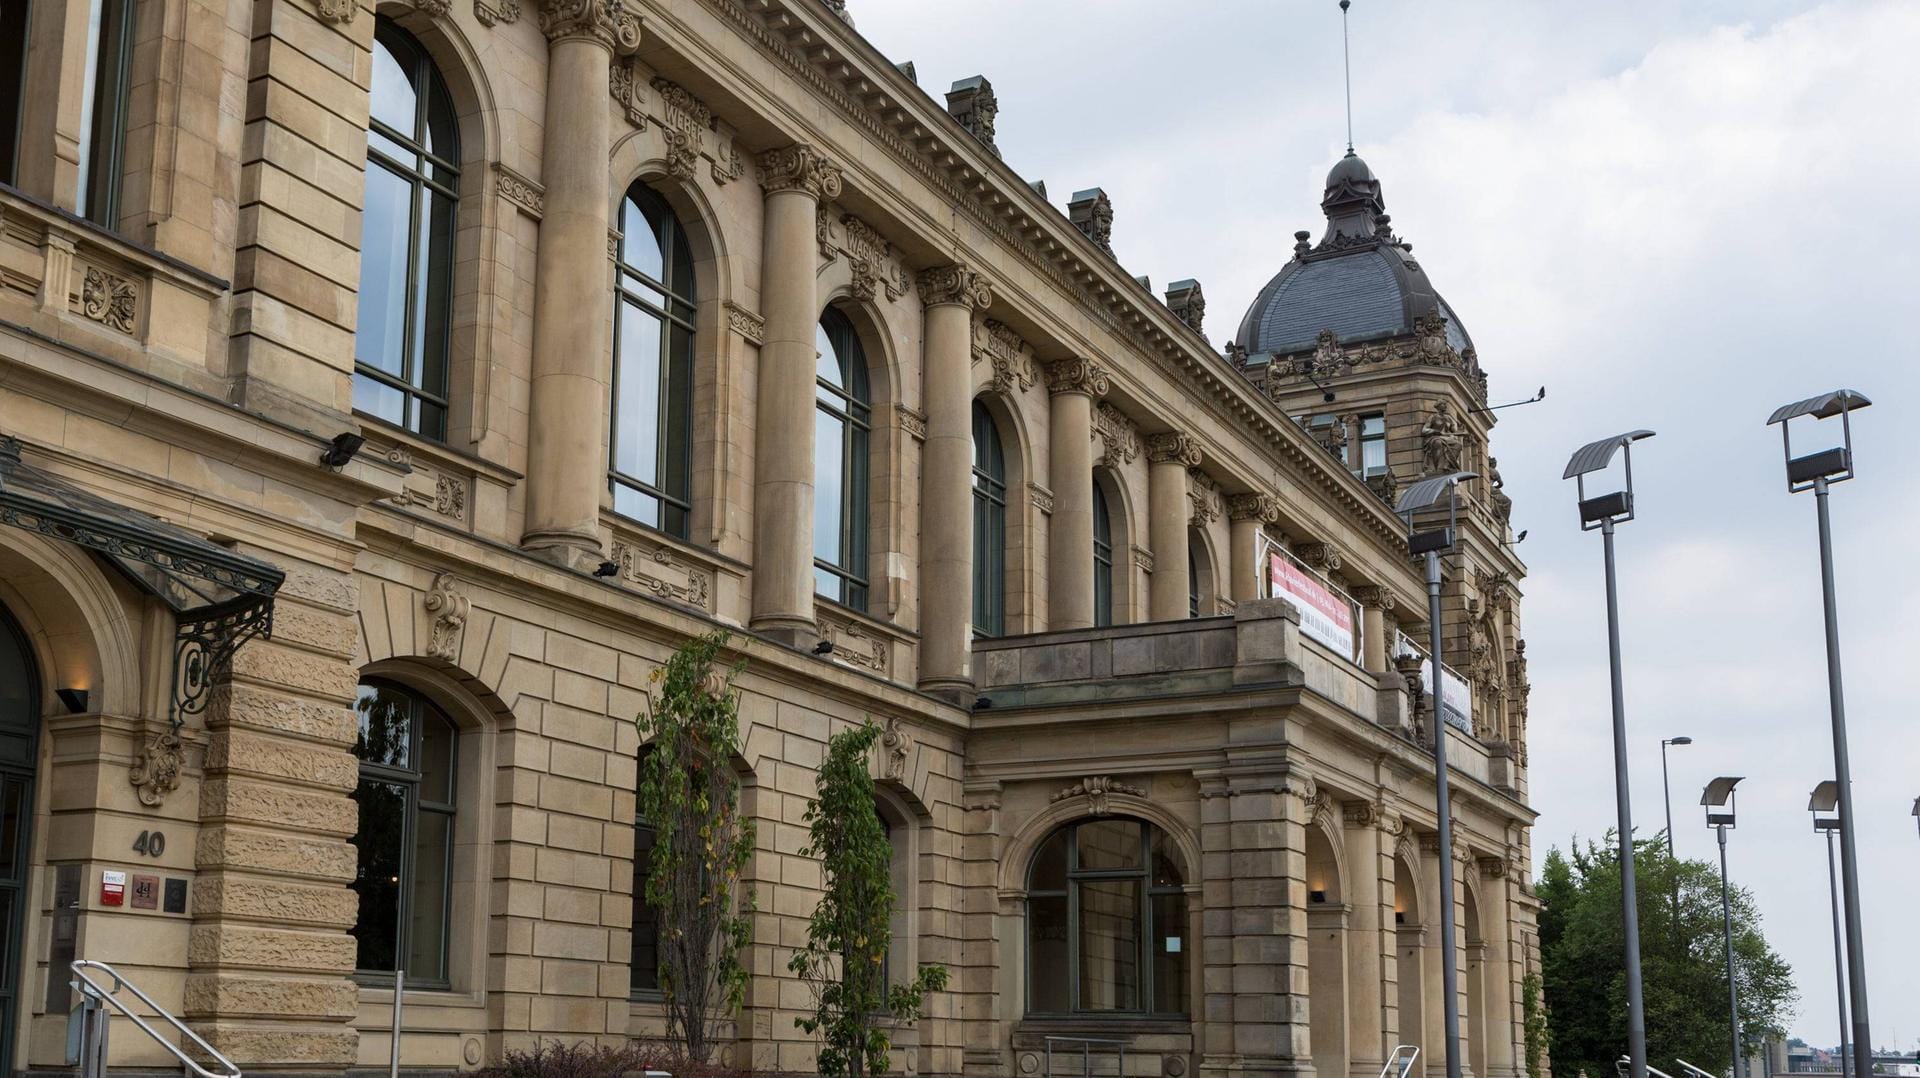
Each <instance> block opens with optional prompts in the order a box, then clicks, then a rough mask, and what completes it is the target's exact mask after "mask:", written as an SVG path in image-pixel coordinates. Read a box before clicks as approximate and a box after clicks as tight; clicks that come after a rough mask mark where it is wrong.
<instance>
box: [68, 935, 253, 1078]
mask: <svg viewBox="0 0 1920 1078" xmlns="http://www.w3.org/2000/svg"><path fill="white" fill-rule="evenodd" d="M68 968H69V969H71V970H72V971H73V976H74V978H75V982H74V988H75V989H76V990H77V991H78V992H79V993H80V999H81V1005H82V1006H83V1007H84V1008H86V1009H89V1010H94V1011H98V1010H99V1009H100V1007H101V1006H102V1005H105V1006H109V1007H112V1008H113V1009H114V1010H116V1011H119V1012H120V1014H121V1016H122V1017H124V1018H126V1019H128V1020H129V1021H131V1022H132V1023H133V1024H134V1025H136V1026H138V1027H139V1028H140V1032H142V1033H145V1034H146V1035H147V1036H149V1037H152V1038H153V1042H154V1043H155V1044H158V1045H159V1046H160V1047H162V1048H165V1049H166V1050H167V1051H168V1052H169V1053H171V1054H172V1055H173V1057H174V1058H175V1059H178V1060H179V1061H180V1063H181V1065H182V1066H184V1067H186V1068H187V1070H189V1071H191V1072H192V1073H194V1074H196V1075H198V1076H199V1078H241V1074H240V1068H239V1067H237V1066H235V1065H234V1062H233V1060H231V1059H228V1058H227V1057H226V1056H223V1055H221V1054H220V1053H219V1051H218V1050H216V1049H215V1048H214V1047H213V1045H211V1044H208V1043H207V1042H206V1040H205V1039H204V1038H202V1037H201V1036H200V1034H198V1033H195V1032H194V1031H193V1030H191V1029H189V1028H187V1025H186V1023H184V1022H182V1021H180V1019H178V1018H175V1017H174V1016H173V1015H171V1014H169V1013H168V1012H167V1009H166V1008H165V1007H162V1006H160V1005H159V1004H158V1003H155V1002H154V1001H153V997H151V996H149V995H147V994H146V993H145V992H142V991H140V988H139V986H138V985H136V984H134V983H133V982H132V981H129V980H127V979H126V978H125V977H122V976H121V975H120V973H119V971H117V970H115V969H114V968H113V967H112V966H109V965H107V964H106V963H105V962H95V961H92V960H90V959H85V958H82V959H78V960H76V961H74V962H73V963H71V964H70V965H69V966H68ZM90 969H94V970H99V971H100V972H102V973H104V974H106V975H107V976H108V977H111V978H113V987H112V988H111V989H107V988H102V987H100V985H99V984H97V983H95V981H94V980H93V978H91V977H89V976H87V974H86V971H87V970H90ZM122 988H124V989H126V990H127V991H129V992H131V993H133V996H134V998H135V999H138V1000H139V1001H140V1002H142V1003H144V1004H146V1005H147V1006H148V1007H150V1008H152V1009H153V1013H154V1014H155V1015H157V1016H159V1017H160V1018H164V1019H166V1022H167V1024H168V1025H170V1026H172V1027H173V1028H174V1029H177V1030H179V1031H180V1032H181V1033H182V1034H184V1035H186V1037H187V1038H188V1039H189V1040H191V1041H192V1042H193V1043H194V1044H196V1045H198V1046H199V1047H200V1050H201V1051H203V1052H205V1053H207V1055H209V1056H211V1057H213V1058H214V1059H215V1060H217V1061H219V1064H220V1066H222V1067H224V1068H225V1070H224V1071H219V1072H216V1071H210V1070H208V1069H207V1068H205V1067H202V1066H201V1065H200V1064H199V1063H197V1062H195V1061H194V1060H193V1058H192V1057H190V1056H188V1055H187V1053H185V1052H183V1051H181V1050H180V1046H179V1045H177V1044H175V1043H173V1042H172V1041H170V1040H168V1039H167V1038H166V1037H164V1036H162V1035H161V1034H160V1031H159V1030H156V1029H154V1028H153V1027H152V1026H150V1025H148V1024H147V1020H146V1019H144V1018H142V1017H140V1016H139V1015H137V1014H135V1013H133V1011H132V1010H130V1009H128V1007H127V1005H126V1004H125V1003H122V1002H121V1001H120V997H119V996H118V995H117V993H118V992H119V991H120V990H121V989H122ZM106 1018H107V1016H106V1014H104V1013H101V1014H100V1016H99V1024H98V1026H97V1027H95V1028H94V1031H93V1035H92V1036H91V1037H88V1038H86V1039H85V1040H84V1041H83V1043H82V1045H81V1051H82V1053H85V1052H87V1051H88V1050H89V1049H92V1050H93V1051H94V1053H95V1055H96V1058H95V1059H94V1060H93V1061H92V1065H91V1066H88V1064H87V1061H86V1060H85V1059H83V1060H82V1061H81V1068H80V1073H81V1074H82V1075H83V1076H88V1075H104V1074H105V1073H106V1058H105V1056H106V1046H107V1037H106V1029H107V1026H106Z"/></svg>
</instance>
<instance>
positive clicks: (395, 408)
mask: <svg viewBox="0 0 1920 1078" xmlns="http://www.w3.org/2000/svg"><path fill="white" fill-rule="evenodd" d="M353 407H354V408H355V410H357V411H362V412H365V413H367V414H368V415H372V416H379V417H380V418H381V419H384V420H386V421H387V422H389V423H392V424H393V425H394V426H404V425H405V424H406V422H407V395H406V394H405V393H402V392H400V391H399V390H397V389H395V388H393V387H392V386H390V385H388V384H386V383H385V382H382V381H379V380H378V379H374V378H369V377H367V376H366V375H364V374H355V375H354V376H353Z"/></svg>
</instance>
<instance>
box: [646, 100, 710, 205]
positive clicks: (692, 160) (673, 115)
mask: <svg viewBox="0 0 1920 1078" xmlns="http://www.w3.org/2000/svg"><path fill="white" fill-rule="evenodd" d="M651 85H652V86H653V92H654V93H656V94H659V95H660V111H661V118H660V134H661V137H662V138H663V139H664V140H665V141H666V144H667V171H668V172H669V173H672V174H673V175H674V176H676V177H678V178H680V179H682V180H691V179H693V175H694V172H695V171H697V170H698V169H699V167H700V156H701V154H702V153H704V152H705V150H706V141H707V131H708V130H709V129H710V128H712V127H713V110H711V109H709V108H707V106H706V103H705V102H703V101H701V100H700V99H699V98H697V97H695V96H693V94H691V93H689V92H688V91H687V89H686V87H684V86H681V85H680V84H679V83H677V82H673V81H671V80H669V79H663V78H655V79H654V80H653V82H652V84H651Z"/></svg>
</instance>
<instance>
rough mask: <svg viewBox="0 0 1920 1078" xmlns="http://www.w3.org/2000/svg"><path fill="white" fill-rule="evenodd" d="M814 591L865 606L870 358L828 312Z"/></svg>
mask: <svg viewBox="0 0 1920 1078" xmlns="http://www.w3.org/2000/svg"><path fill="white" fill-rule="evenodd" d="M814 348H815V349H816V350H818V352H819V358H818V359H817V360H816V361H815V362H816V364H817V366H816V372H815V384H816V389H815V391H814V393H815V395H814V402H815V403H814V412H813V581H814V590H815V591H817V592H819V593H820V594H821V595H824V596H826V597H827V598H829V599H832V600H833V601H835V602H837V603H844V604H845V605H847V606H850V607H852V608H854V609H855V610H865V609H866V608H867V435H868V432H869V430H870V429H871V428H872V418H871V416H870V415H869V404H870V402H869V400H868V397H867V357H866V354H865V353H864V352H862V351H861V349H860V339H859V338H858V337H857V336H856V335H855V334H854V332H853V323H852V322H850V321H848V320H847V316H846V315H844V314H842V313H840V312H839V311H836V310H834V309H833V308H831V307H829V308H827V312H826V313H825V314H823V315H821V316H820V325H819V326H818V327H817V328H816V329H815V331H814Z"/></svg>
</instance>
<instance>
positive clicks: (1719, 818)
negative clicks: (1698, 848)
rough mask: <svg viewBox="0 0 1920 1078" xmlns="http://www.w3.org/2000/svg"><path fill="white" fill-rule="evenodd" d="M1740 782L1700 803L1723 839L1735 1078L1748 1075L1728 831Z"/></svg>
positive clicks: (1714, 787) (1723, 913)
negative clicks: (1742, 1042) (1742, 1047)
mask: <svg viewBox="0 0 1920 1078" xmlns="http://www.w3.org/2000/svg"><path fill="white" fill-rule="evenodd" d="M1739 784H1740V779H1739V778H1737V777H1736V778H1718V779H1714V780H1713V781H1712V782H1709V783H1707V788H1706V790H1705V791H1704V792H1703V793H1701V795H1700V803H1701V804H1702V805H1705V806H1707V826H1708V827H1711V828H1713V829H1714V830H1715V831H1716V832H1718V833H1719V835H1720V920H1721V923H1722V925H1723V926H1724V928H1725V931H1726V937H1727V1013H1728V1014H1729V1015H1730V1016H1731V1017H1732V1019H1733V1078H1740V1076H1741V1074H1742V1073H1744V1072H1745V1065H1744V1064H1745V1061H1744V1060H1742V1059H1741V1058H1740V985H1739V983H1738V982H1737V981H1736V980H1735V979H1734V975H1733V900H1732V898H1731V896H1730V895H1729V893H1728V888H1727V828H1729V827H1732V826H1733V825H1734V823H1733V815H1734V813H1733V788H1734V787H1735V786H1738V785H1739Z"/></svg>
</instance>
